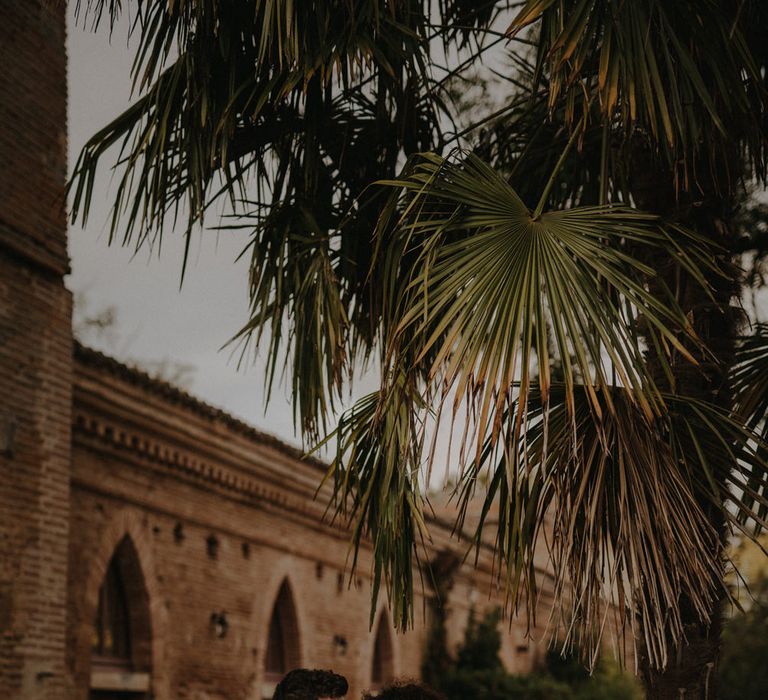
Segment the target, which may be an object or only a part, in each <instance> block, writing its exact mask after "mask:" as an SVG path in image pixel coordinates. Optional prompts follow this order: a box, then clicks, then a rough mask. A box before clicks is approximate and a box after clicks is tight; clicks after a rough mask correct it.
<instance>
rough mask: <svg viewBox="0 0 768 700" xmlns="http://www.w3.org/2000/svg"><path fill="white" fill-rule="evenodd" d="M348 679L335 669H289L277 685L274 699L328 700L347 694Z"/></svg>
mask: <svg viewBox="0 0 768 700" xmlns="http://www.w3.org/2000/svg"><path fill="white" fill-rule="evenodd" d="M347 689H348V686H347V679H346V678H344V676H340V675H339V674H338V673H334V672H333V671H321V670H319V669H311V670H310V669H307V668H297V669H294V670H293V671H289V672H288V673H286V674H285V676H284V677H283V680H281V681H280V682H279V683H278V684H277V687H276V688H275V694H274V695H273V696H272V700H326V699H327V698H343V697H344V696H345V695H346V694H347Z"/></svg>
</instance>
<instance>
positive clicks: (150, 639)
mask: <svg viewBox="0 0 768 700" xmlns="http://www.w3.org/2000/svg"><path fill="white" fill-rule="evenodd" d="M150 543H151V533H150V531H149V528H148V526H147V525H146V524H145V522H144V519H143V517H142V516H141V515H140V514H138V513H135V512H132V511H130V510H128V509H123V510H120V511H118V512H117V513H116V514H115V515H114V516H113V517H112V518H111V519H110V520H109V521H108V523H107V524H106V526H105V527H104V529H103V530H102V534H101V537H100V538H99V544H98V546H97V547H96V548H95V549H94V550H93V551H92V553H91V554H90V556H88V557H87V559H86V561H84V564H85V570H86V571H87V572H88V574H87V576H86V579H85V581H84V585H83V586H82V587H80V591H81V593H80V595H79V600H78V608H79V610H80V614H79V626H78V631H77V635H76V641H75V644H76V652H75V677H76V679H78V682H77V686H78V688H81V689H83V696H84V697H87V693H88V687H89V685H90V672H91V639H92V634H93V621H94V620H95V618H96V613H97V608H98V599H99V589H100V588H101V585H102V582H103V581H104V577H105V575H106V573H107V569H108V567H109V564H110V561H111V560H112V557H113V556H114V555H115V554H116V553H117V552H118V550H121V553H122V554H123V556H125V559H126V560H127V561H126V563H125V565H126V567H127V569H126V571H125V573H126V574H127V575H128V579H129V580H130V583H129V585H128V586H127V587H128V588H129V590H127V593H128V595H129V597H130V598H132V599H133V600H134V604H136V603H138V605H139V606H141V607H142V608H143V609H140V610H134V611H133V612H132V614H131V624H133V625H138V630H139V634H140V636H141V637H142V639H141V640H140V642H139V645H138V649H137V650H136V654H135V658H134V662H135V663H136V666H137V670H140V671H147V672H149V673H150V677H151V679H152V697H154V698H156V700H167V699H168V698H169V689H168V679H167V677H166V675H165V673H164V666H165V664H164V661H163V659H164V656H163V639H164V631H165V618H166V611H165V607H164V605H163V598H162V595H161V591H160V589H159V586H158V582H157V575H156V572H155V565H154V555H153V551H152V546H151V544H150Z"/></svg>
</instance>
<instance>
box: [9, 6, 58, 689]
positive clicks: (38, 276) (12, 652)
mask: <svg viewBox="0 0 768 700" xmlns="http://www.w3.org/2000/svg"><path fill="white" fill-rule="evenodd" d="M64 33H65V30H64V3H42V2H31V1H29V2H28V1H25V2H20V1H19V0H0V697H1V698H4V699H6V698H7V699H8V700H15V699H16V698H25V700H26V699H27V698H28V699H30V700H31V699H32V698H41V699H42V698H46V699H48V698H50V699H51V700H53V699H57V700H58V699H61V700H64V699H65V698H69V697H71V695H70V689H69V682H68V674H67V671H66V665H65V616H66V590H67V578H66V576H67V547H68V542H69V537H68V529H69V467H70V444H71V439H70V425H71V418H70V411H71V406H72V330H71V313H70V309H71V300H70V295H69V293H68V292H67V290H66V289H65V288H64V284H63V275H64V273H65V272H66V270H67V266H68V262H67V254H66V218H65V213H64V179H65V177H66V116H67V115H66V61H65V54H64Z"/></svg>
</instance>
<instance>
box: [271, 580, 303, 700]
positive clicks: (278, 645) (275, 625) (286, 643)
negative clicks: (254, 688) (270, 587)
mask: <svg viewBox="0 0 768 700" xmlns="http://www.w3.org/2000/svg"><path fill="white" fill-rule="evenodd" d="M266 641H267V645H266V650H265V653H264V683H263V685H262V697H265V698H271V697H272V693H273V692H274V688H275V685H277V683H278V682H279V681H280V679H281V678H282V677H283V676H284V675H285V674H286V673H288V671H290V670H291V669H294V668H298V667H299V666H301V652H300V648H301V647H300V640H299V624H298V620H297V616H296V606H295V605H294V602H293V594H292V592H291V587H290V584H289V583H288V581H287V580H285V581H283V583H282V584H281V585H280V590H279V591H278V593H277V597H276V598H275V603H274V605H273V606H272V614H271V615H270V619H269V630H268V633H267V640H266Z"/></svg>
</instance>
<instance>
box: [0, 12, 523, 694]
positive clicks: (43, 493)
mask: <svg viewBox="0 0 768 700" xmlns="http://www.w3.org/2000/svg"><path fill="white" fill-rule="evenodd" d="M64 9H65V3H63V2H46V1H45V0H23V1H22V0H0V66H2V69H0V698H2V699H3V700H6V699H7V700H33V699H40V700H69V699H75V700H85V699H86V698H88V697H92V698H94V699H105V700H106V699H107V698H117V697H120V698H131V699H133V700H142V699H143V700H147V699H148V698H156V699H157V700H187V699H188V700H224V699H225V698H226V699H227V700H256V699H257V698H262V697H263V696H264V695H265V693H268V692H269V688H270V683H271V682H272V681H273V680H274V679H273V678H271V677H270V675H269V674H268V673H267V668H266V666H267V665H268V658H267V647H268V641H269V634H270V632H269V630H270V620H271V619H272V616H273V609H274V607H275V601H276V600H278V599H279V600H280V601H281V607H280V611H281V612H280V614H281V616H282V618H281V619H282V620H283V622H282V630H283V634H284V635H285V636H286V640H285V641H286V645H287V646H286V651H285V657H286V658H285V663H286V664H287V665H289V666H296V665H301V666H306V667H321V668H333V669H334V670H335V671H337V672H338V673H342V674H344V675H345V676H346V677H347V678H348V679H349V682H350V691H351V692H350V695H349V697H352V698H354V697H359V693H360V691H361V690H363V689H364V688H367V687H370V685H371V684H372V683H373V682H374V681H376V680H382V681H383V680H386V678H388V677H392V676H410V677H417V676H418V675H419V669H420V664H421V658H422V652H423V647H424V642H425V626H424V625H425V623H424V620H423V618H422V616H421V614H420V613H421V610H422V603H423V599H424V596H425V595H427V594H428V591H419V593H418V600H417V603H416V609H417V615H416V628H415V629H414V630H413V632H410V633H408V634H406V635H395V634H394V633H393V632H392V631H391V625H390V624H389V618H388V615H387V612H386V605H385V601H384V600H383V597H382V600H381V601H379V603H378V612H377V616H376V623H375V625H374V628H373V631H372V632H371V631H369V624H368V619H369V607H370V599H369V596H370V580H369V578H368V572H369V568H370V552H369V551H368V550H365V549H364V551H363V552H362V555H361V561H360V564H359V568H358V573H357V575H356V576H355V578H354V580H353V581H352V582H351V585H348V584H349V583H350V582H348V581H347V579H346V578H345V574H344V572H345V571H346V563H347V557H348V554H349V535H348V533H347V532H346V531H344V530H343V529H341V528H340V527H339V526H337V525H333V524H330V523H328V522H327V521H325V520H324V519H323V511H324V506H325V503H326V502H327V493H325V494H324V493H321V494H320V496H319V497H318V499H317V500H316V499H315V498H314V496H315V490H316V488H317V485H318V483H319V481H320V479H321V477H322V470H323V466H322V465H321V464H319V463H317V462H314V461H311V460H302V459H301V458H300V457H301V456H300V455H299V454H297V453H296V452H295V451H294V450H292V449H291V448H290V447H287V446H285V445H283V444H281V443H279V442H278V441H277V440H275V439H274V438H271V437H269V436H267V435H264V434H262V433H259V432H257V431H255V430H254V429H252V428H250V427H248V426H246V425H243V424H242V423H239V422H238V421H236V420H234V419H233V418H231V417H229V416H227V415H226V414H224V413H222V412H220V411H217V410H215V409H212V408H210V407H208V406H206V405H205V404H202V403H201V402H199V401H196V400H195V399H193V398H192V397H189V396H187V395H186V394H184V393H182V392H179V391H177V390H175V389H173V388H172V387H169V386H167V385H165V384H162V383H160V382H157V381H153V380H151V379H150V378H149V377H147V376H146V375H144V374H142V373H140V372H137V371H134V370H131V369H128V368H126V367H125V366H123V365H120V364H119V363H117V362H115V361H113V360H110V359H109V358H106V357H104V356H103V355H100V354H98V353H95V352H93V351H89V350H86V349H83V348H77V349H76V351H75V352H74V355H73V343H72V332H71V297H70V294H69V292H68V291H67V290H66V289H65V287H64V283H63V276H64V274H65V273H66V271H67V267H68V261H67V254H66V219H65V214H64V182H65V177H66V59H65V49H64V39H65V30H64V26H65V24H64ZM73 357H74V361H73ZM433 534H434V536H435V541H434V543H433V546H432V547H433V551H432V554H437V553H438V552H440V551H443V550H446V549H451V548H453V547H455V543H454V542H453V541H452V540H451V538H450V537H449V531H448V529H447V528H446V527H441V526H439V525H438V524H435V525H434V528H433ZM115 567H116V568H115ZM110 572H112V573H114V576H115V577H117V579H119V581H120V583H119V588H120V591H119V593H120V595H119V596H118V597H119V598H120V599H121V600H122V599H125V600H126V601H127V606H126V609H125V610H122V608H121V609H120V610H118V611H117V612H115V610H114V609H113V610H111V613H110V614H112V616H113V618H114V619H118V618H119V620H118V622H119V625H122V626H123V628H124V629H126V630H129V636H130V644H129V647H130V648H129V654H128V655H127V656H126V658H125V659H123V660H124V661H125V664H124V665H123V666H120V667H119V668H112V667H109V666H108V665H104V664H103V658H102V656H103V655H101V656H99V658H96V657H95V656H94V651H93V649H94V645H96V647H97V648H100V647H99V646H98V645H102V646H104V645H106V644H112V645H114V639H109V640H107V639H106V638H105V637H104V634H105V632H104V630H105V629H106V633H108V634H112V631H111V630H112V627H109V626H108V625H107V626H106V627H105V626H104V619H105V618H106V617H107V612H105V606H107V605H108V604H109V605H112V604H113V603H114V601H112V603H109V599H108V597H105V596H106V594H105V592H104V591H105V585H106V584H105V580H107V578H108V577H109V576H111V575H112V573H110ZM115 572H116V573H115ZM491 589H492V577H491V573H490V570H489V561H488V558H487V557H486V558H485V559H481V562H480V566H479V568H477V569H470V568H464V569H461V570H460V571H459V573H458V574H457V575H456V581H455V585H454V586H453V588H452V591H451V595H450V598H449V600H448V603H447V604H448V609H449V615H448V637H449V643H450V644H451V645H455V644H457V643H458V642H459V641H460V640H461V638H462V636H463V630H464V627H465V624H466V620H467V616H468V614H469V610H470V608H471V607H476V608H477V609H482V608H483V607H485V606H487V605H492V604H495V602H494V600H491V599H490V598H489V591H491ZM115 616H116V617H115ZM97 619H98V620H100V621H101V624H100V625H99V626H98V630H101V631H97V625H96V622H97ZM119 625H118V627H119ZM107 628H108V629H107ZM523 631H524V629H523V623H522V622H520V621H516V622H515V623H514V624H513V625H512V627H511V630H510V633H509V634H505V635H504V637H503V639H504V642H503V645H504V646H503V654H502V655H503V658H504V661H505V663H506V664H507V666H508V667H509V668H511V669H514V670H518V671H524V670H527V669H528V668H529V667H530V665H531V663H532V662H533V660H534V658H535V657H536V653H537V652H536V648H535V647H534V646H529V643H528V642H527V641H525V640H524V635H523ZM99 635H101V636H99ZM377 638H378V639H379V643H378V649H379V651H378V656H377V661H376V664H374V656H376V653H375V640H376V639H377ZM110 658H111V657H110ZM100 664H101V665H100ZM374 665H376V666H377V668H378V674H379V676H380V678H379V679H376V678H374V677H373V676H374V675H375V674H374ZM121 692H122V694H119V693H121Z"/></svg>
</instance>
